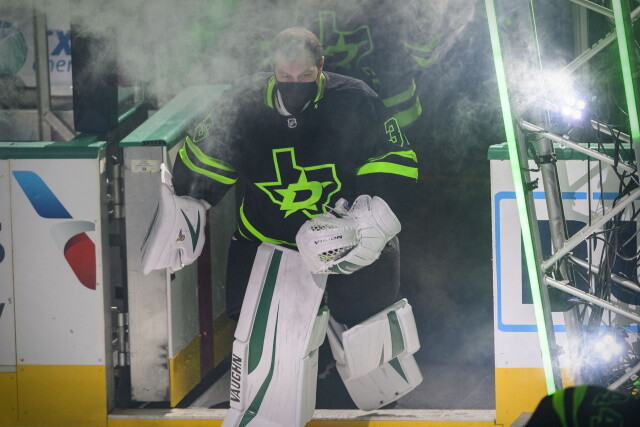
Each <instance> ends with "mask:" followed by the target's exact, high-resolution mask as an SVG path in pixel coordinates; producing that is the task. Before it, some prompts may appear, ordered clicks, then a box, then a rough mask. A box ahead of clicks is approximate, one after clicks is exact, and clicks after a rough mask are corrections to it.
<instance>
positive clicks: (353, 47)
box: [318, 10, 373, 69]
mask: <svg viewBox="0 0 640 427" xmlns="http://www.w3.org/2000/svg"><path fill="white" fill-rule="evenodd" d="M319 19H320V34H319V36H318V38H319V39H320V42H321V43H322V45H323V46H325V48H324V50H323V54H324V55H325V56H326V57H327V58H330V59H328V61H329V62H331V63H335V65H336V66H337V67H342V68H346V69H351V66H352V62H353V63H355V64H356V65H357V64H358V63H359V62H360V60H361V59H362V58H363V57H364V56H367V55H369V54H370V53H371V52H372V51H373V41H372V39H371V29H370V28H369V26H367V25H361V26H359V27H357V28H355V29H354V30H352V31H341V30H338V24H337V19H336V13H335V11H330V10H326V11H320V12H319Z"/></svg>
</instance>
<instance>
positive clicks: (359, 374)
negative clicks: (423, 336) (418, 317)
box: [327, 299, 422, 411]
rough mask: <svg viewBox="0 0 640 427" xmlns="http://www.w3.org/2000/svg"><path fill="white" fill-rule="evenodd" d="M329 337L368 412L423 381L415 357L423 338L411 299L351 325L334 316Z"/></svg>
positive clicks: (344, 377)
mask: <svg viewBox="0 0 640 427" xmlns="http://www.w3.org/2000/svg"><path fill="white" fill-rule="evenodd" d="M327 336H328V338H329V343H330V345H331V351H332V352H333V357H334V358H335V359H336V368H337V369H338V373H339V374H340V377H341V378H342V381H343V382H344V384H345V386H346V387H347V390H348V391H349V395H350V396H351V398H352V399H353V401H354V402H355V404H356V405H357V406H358V408H360V409H362V410H364V411H370V410H373V409H377V408H380V407H382V406H384V405H387V404H388V403H391V402H393V401H395V400H397V399H399V398H400V397H402V396H404V395H405V394H407V393H409V392H410V391H411V390H413V389H414V388H415V387H416V386H417V385H418V384H420V383H421V382H422V374H421V373H420V370H419V369H418V365H417V364H416V361H415V359H414V357H413V353H415V352H416V351H418V349H419V348H420V342H419V339H418V333H417V330H416V322H415V319H414V317H413V311H412V310H411V306H410V305H409V303H408V302H407V300H406V299H402V300H400V301H398V302H397V303H395V304H393V305H392V306H391V307H388V308H387V309H385V310H383V311H381V312H380V313H378V314H376V315H374V316H372V317H370V318H369V319H367V320H365V321H364V322H362V323H360V324H358V325H356V326H354V327H352V328H350V329H347V328H346V327H345V326H344V325H342V324H340V323H337V322H336V321H335V320H333V318H331V319H330V321H329V330H328V333H327Z"/></svg>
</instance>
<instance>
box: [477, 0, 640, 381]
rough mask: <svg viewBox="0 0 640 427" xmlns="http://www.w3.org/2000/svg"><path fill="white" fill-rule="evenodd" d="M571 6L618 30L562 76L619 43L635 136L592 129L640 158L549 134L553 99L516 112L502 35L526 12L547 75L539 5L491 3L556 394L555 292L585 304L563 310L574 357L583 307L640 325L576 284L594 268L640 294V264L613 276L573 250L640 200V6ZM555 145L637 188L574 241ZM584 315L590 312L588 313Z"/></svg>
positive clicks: (631, 372)
mask: <svg viewBox="0 0 640 427" xmlns="http://www.w3.org/2000/svg"><path fill="white" fill-rule="evenodd" d="M570 2H572V3H574V4H575V5H574V8H575V9H576V10H575V12H576V14H575V15H574V16H581V17H582V19H580V20H576V21H574V26H576V27H580V26H585V25H587V22H588V21H587V19H586V18H585V15H586V11H587V10H588V11H589V12H588V13H597V14H600V15H602V16H604V17H606V19H609V20H610V21H611V22H612V24H613V25H614V27H615V30H614V31H612V32H610V33H608V34H607V35H606V36H605V37H603V38H601V39H600V40H599V41H598V42H596V43H595V44H594V45H592V46H591V47H587V48H586V49H581V50H582V51H581V52H578V55H577V56H576V57H575V59H573V60H572V61H570V62H569V63H568V65H566V66H565V67H564V68H563V69H562V72H563V73H564V74H565V75H569V74H571V73H577V72H578V70H581V71H584V68H587V67H584V68H583V66H585V65H586V64H587V63H588V62H589V61H590V60H592V59H593V58H595V57H597V56H598V54H599V53H600V52H602V51H603V50H604V49H605V48H606V47H607V46H609V45H611V44H612V43H613V42H614V41H617V42H618V43H617V44H618V50H617V52H618V55H619V59H620V62H619V64H616V65H617V66H619V67H620V69H621V71H622V76H620V77H621V78H622V81H623V83H624V97H625V101H626V107H627V111H628V118H629V123H628V126H629V127H628V128H629V131H630V132H629V135H625V134H623V133H622V132H620V131H617V132H615V135H614V132H613V131H612V130H611V129H610V128H609V127H608V126H606V125H604V124H602V123H600V122H598V121H596V120H591V122H590V125H591V127H592V128H593V129H595V130H596V131H599V132H602V133H603V134H606V135H608V136H609V137H614V136H615V138H617V140H619V141H622V142H626V143H627V144H631V147H632V148H633V152H634V154H635V155H634V156H633V158H630V159H621V158H620V157H619V156H611V155H609V154H607V153H605V152H603V150H600V149H593V148H590V147H588V146H587V145H586V144H583V143H581V142H580V141H577V140H574V139H573V138H572V137H571V136H570V135H569V132H567V133H564V134H562V133H557V132H554V131H553V130H550V128H552V126H550V122H549V121H550V119H549V117H550V113H549V111H550V110H553V109H554V108H557V107H555V106H553V105H550V104H549V102H548V101H547V100H546V96H545V102H546V103H547V105H546V106H545V108H543V109H541V110H542V111H539V112H537V113H536V114H533V117H532V118H527V119H525V118H523V117H522V111H516V110H518V109H517V108H516V107H515V106H514V104H515V102H517V101H516V100H515V98H516V97H515V96H514V92H515V90H513V91H512V90H511V89H514V88H513V82H511V87H510V85H509V79H508V68H507V65H509V64H506V62H507V61H506V60H504V59H503V47H504V44H505V43H506V41H505V39H508V37H505V38H502V34H501V33H503V32H504V27H505V24H504V14H505V13H507V12H513V11H514V9H516V8H520V9H519V10H518V12H519V14H518V16H519V17H520V18H522V17H523V16H526V17H527V18H529V19H530V21H529V22H525V25H521V26H519V27H518V30H519V31H528V32H529V33H528V34H526V37H530V39H531V40H534V41H535V43H534V44H535V47H536V49H533V50H532V52H529V53H530V56H531V57H534V58H529V60H530V64H534V65H535V67H538V70H537V71H539V73H540V74H542V73H544V71H545V70H544V68H543V66H542V60H541V57H540V46H539V44H538V42H539V40H538V30H537V25H536V16H535V10H534V1H533V0H529V1H528V2H518V5H514V4H513V2H503V1H501V0H485V4H486V9H487V18H488V21H489V28H490V36H491V42H492V48H493V56H494V63H495V67H496V73H497V77H498V88H499V92H500V99H501V107H502V111H503V116H504V126H505V131H506V137H507V143H508V146H509V154H510V161H511V166H512V174H513V178H514V185H515V190H516V199H517V204H518V213H519V218H520V226H521V230H522V238H523V249H524V252H525V255H526V260H527V268H528V275H529V282H530V284H531V288H532V289H531V291H532V296H533V304H534V311H535V314H536V322H537V324H538V333H539V342H540V347H541V351H542V359H543V367H544V369H545V374H546V382H547V390H548V392H549V393H552V392H553V391H555V390H557V389H559V388H562V380H561V378H560V369H559V361H558V353H559V347H558V345H557V344H556V339H555V334H554V328H553V323H552V320H551V304H550V298H549V290H550V288H555V289H559V290H561V291H562V292H564V293H566V294H569V295H571V298H573V301H580V303H579V304H578V303H574V304H573V305H572V307H571V308H569V309H567V310H564V319H565V325H566V331H567V344H568V352H569V353H571V354H572V355H574V356H575V354H576V353H577V352H580V351H582V350H584V346H585V340H586V338H585V336H586V334H587V328H585V325H583V323H582V320H581V319H580V311H579V310H580V306H582V307H588V308H589V310H607V311H609V312H611V313H616V314H617V315H620V316H623V317H625V318H626V319H629V320H630V321H631V322H632V324H635V325H640V308H639V307H638V306H633V305H625V304H620V303H617V302H616V301H612V300H611V298H610V294H606V295H601V293H600V294H599V295H595V293H596V292H595V290H594V287H593V286H590V287H589V289H588V290H587V291H585V290H582V289H580V288H579V287H578V286H577V283H576V280H577V277H576V275H577V274H578V275H579V274H580V273H578V267H579V268H580V269H583V270H585V271H587V274H588V275H589V277H590V280H591V277H592V276H591V275H592V274H605V275H606V276H607V280H609V281H610V283H611V282H613V283H615V284H616V285H620V286H623V287H624V288H625V289H626V290H628V291H629V292H633V293H635V294H636V295H638V296H640V286H639V285H638V277H637V274H638V272H637V267H636V269H635V275H634V277H632V278H627V277H622V276H620V275H617V274H615V273H613V272H611V271H610V268H609V269H607V270H606V271H600V270H599V269H598V267H597V266H596V265H594V264H593V260H589V259H586V260H585V259H580V258H578V257H577V256H575V255H574V254H573V253H572V251H573V250H574V248H576V247H577V246H578V245H580V244H581V243H583V242H586V241H589V239H592V238H593V237H594V236H595V235H596V234H598V233H602V230H603V227H605V225H606V224H607V223H609V222H610V221H612V220H613V219H614V218H620V217H621V216H622V215H623V213H624V212H625V211H628V209H629V208H630V207H631V206H632V205H633V203H634V202H636V201H637V199H638V198H639V197H640V188H638V178H637V173H636V170H637V165H638V164H640V126H639V125H638V110H637V107H636V102H637V101H638V94H639V91H638V87H637V85H638V81H637V78H636V79H635V80H634V76H633V70H637V64H636V61H637V59H636V52H635V49H634V41H633V35H632V27H631V22H632V21H633V20H635V19H636V18H637V17H638V15H639V14H640V7H638V8H636V9H635V10H633V11H631V10H630V7H629V0H613V1H612V4H613V9H608V8H606V7H604V6H602V5H600V4H597V3H595V2H592V1H588V0H570ZM501 6H502V7H501ZM525 8H526V9H525ZM583 8H585V9H583ZM514 15H516V14H514ZM523 21H524V20H523ZM523 27H527V28H528V29H525V30H522V28H523ZM577 29H578V31H575V32H574V34H582V38H583V40H580V41H576V42H575V45H577V46H587V44H586V43H585V40H584V38H585V35H586V34H588V31H586V29H585V28H577ZM580 30H582V31H580ZM578 37H580V36H578ZM526 54H527V53H524V55H526ZM535 67H534V68H535ZM526 77H527V76H524V78H526ZM545 95H546V94H545ZM621 104H622V102H621ZM532 122H534V123H532ZM527 135H535V136H536V138H537V147H536V148H537V153H535V156H536V157H537V158H536V164H537V167H538V168H539V170H540V173H541V176H542V182H543V185H544V190H545V200H546V207H547V213H548V217H549V225H550V232H551V243H552V255H551V256H550V257H548V258H547V259H543V257H542V255H541V254H542V249H541V246H540V231H539V228H538V222H537V218H536V211H535V208H534V205H533V194H532V189H533V188H535V184H534V183H533V182H532V181H531V178H530V173H529V169H528V162H529V158H530V157H529V154H531V145H532V144H531V141H529V140H527ZM554 143H555V144H556V145H557V144H560V145H561V146H563V147H569V148H571V149H573V150H575V151H578V152H580V153H582V154H584V155H586V156H588V157H589V158H591V159H593V160H595V161H598V162H602V163H604V164H607V165H609V166H611V167H613V168H615V170H617V171H620V173H621V174H623V175H624V176H625V177H626V178H627V180H628V181H630V182H631V184H632V185H631V187H632V188H630V189H629V190H628V191H626V192H625V193H624V194H623V193H621V194H619V195H618V197H616V200H615V203H613V206H612V207H610V208H608V209H607V210H606V211H604V212H602V213H601V214H600V215H599V216H597V217H594V218H592V219H591V221H590V223H589V224H587V225H586V226H585V227H584V228H583V229H581V230H579V231H578V232H576V233H574V234H573V235H572V236H569V235H568V232H567V221H566V219H565V212H564V210H563V209H564V207H563V203H562V192H561V188H560V182H559V179H558V171H557V168H556V156H555V153H554ZM636 258H637V254H636ZM584 311H585V312H586V308H585V309H584ZM601 319H602V316H601V317H600V320H601ZM636 340H637V337H636ZM639 371H640V363H638V364H636V365H634V366H630V367H629V368H627V369H626V371H625V372H623V373H622V375H619V378H617V379H615V380H614V381H612V382H610V383H609V384H607V385H608V387H609V388H610V389H618V388H620V387H621V386H622V385H623V384H625V383H626V382H628V381H630V380H633V379H635V378H637V373H638V372H639ZM572 376H573V381H574V383H582V382H583V381H585V380H587V379H586V378H582V377H581V372H580V370H579V369H575V370H573V371H572Z"/></svg>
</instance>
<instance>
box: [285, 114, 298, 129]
mask: <svg viewBox="0 0 640 427" xmlns="http://www.w3.org/2000/svg"><path fill="white" fill-rule="evenodd" d="M287 124H288V125H289V129H293V128H294V127H296V126H298V121H297V120H296V118H295V117H289V118H288V119H287Z"/></svg>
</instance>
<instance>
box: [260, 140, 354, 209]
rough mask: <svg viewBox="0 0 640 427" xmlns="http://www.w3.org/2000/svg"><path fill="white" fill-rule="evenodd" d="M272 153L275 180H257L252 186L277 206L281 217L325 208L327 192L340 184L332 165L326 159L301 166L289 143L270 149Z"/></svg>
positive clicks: (331, 194)
mask: <svg viewBox="0 0 640 427" xmlns="http://www.w3.org/2000/svg"><path fill="white" fill-rule="evenodd" d="M272 154H273V166H274V170H275V172H276V180H275V181H272V182H259V183H256V186H257V187H258V188H260V189H261V190H262V191H264V192H265V193H266V194H267V195H268V196H269V198H270V199H271V201H272V202H273V203H275V204H276V205H279V206H280V210H281V211H283V212H284V217H285V218H286V217H288V216H289V215H291V214H292V213H295V212H298V211H302V212H303V213H304V214H305V215H306V216H308V217H309V218H313V217H314V216H318V215H320V214H321V213H323V212H326V207H325V206H326V205H329V204H330V201H331V196H333V195H334V194H335V193H337V192H338V191H340V188H341V187H342V184H341V183H340V180H339V179H338V176H337V174H336V166H335V165H334V164H333V163H329V164H325V165H318V166H309V167H302V166H300V165H298V163H297V162H296V155H295V150H294V149H293V147H290V148H278V149H274V150H273V152H272Z"/></svg>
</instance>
